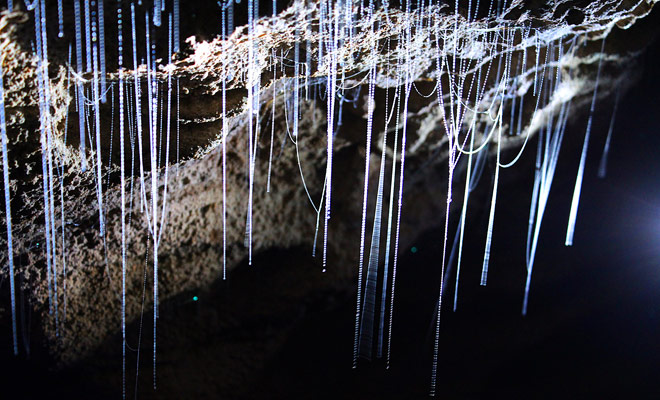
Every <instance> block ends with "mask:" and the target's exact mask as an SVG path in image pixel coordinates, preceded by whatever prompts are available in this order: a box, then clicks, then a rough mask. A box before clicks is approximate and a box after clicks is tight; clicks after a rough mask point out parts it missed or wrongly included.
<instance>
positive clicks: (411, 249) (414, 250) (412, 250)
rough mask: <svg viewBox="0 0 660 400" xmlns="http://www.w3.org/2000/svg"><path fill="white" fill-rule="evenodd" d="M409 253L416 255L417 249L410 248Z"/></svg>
mask: <svg viewBox="0 0 660 400" xmlns="http://www.w3.org/2000/svg"><path fill="white" fill-rule="evenodd" d="M410 251H411V252H412V253H413V254H414V253H417V247H415V246H413V247H411V248H410Z"/></svg>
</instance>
